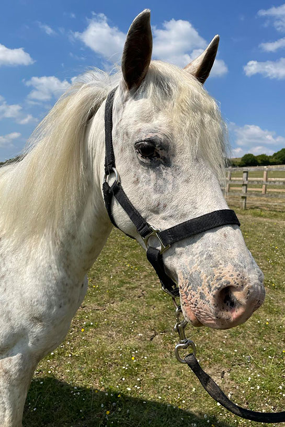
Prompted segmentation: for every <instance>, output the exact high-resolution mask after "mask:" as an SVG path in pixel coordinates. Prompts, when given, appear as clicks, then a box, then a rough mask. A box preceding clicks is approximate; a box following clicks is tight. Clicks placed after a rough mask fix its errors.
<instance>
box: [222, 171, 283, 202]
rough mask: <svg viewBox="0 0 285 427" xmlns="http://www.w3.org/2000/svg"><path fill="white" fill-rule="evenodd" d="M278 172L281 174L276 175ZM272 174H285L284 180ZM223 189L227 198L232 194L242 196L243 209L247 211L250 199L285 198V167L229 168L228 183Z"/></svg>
mask: <svg viewBox="0 0 285 427" xmlns="http://www.w3.org/2000/svg"><path fill="white" fill-rule="evenodd" d="M277 171H278V172H281V173H279V174H278V173H277V174H276V172H277ZM256 172H258V173H256ZM271 172H275V175H283V173H282V172H284V178H283V177H274V176H270V175H272V174H271ZM239 175H240V176H239ZM250 175H252V176H250ZM253 175H262V176H261V177H256V176H253ZM273 175H274V174H273ZM237 185H239V187H237ZM222 187H223V190H224V193H225V197H226V198H227V197H229V196H230V193H235V195H237V194H240V198H241V207H242V209H246V202H247V198H248V197H259V198H260V197H274V198H285V165H282V166H264V167H258V166H257V167H246V168H232V167H230V168H227V176H226V182H225V183H224V185H222ZM276 187H277V188H276ZM282 187H283V188H282ZM238 192H239V193H238Z"/></svg>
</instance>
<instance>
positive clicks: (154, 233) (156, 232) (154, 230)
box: [143, 225, 170, 254]
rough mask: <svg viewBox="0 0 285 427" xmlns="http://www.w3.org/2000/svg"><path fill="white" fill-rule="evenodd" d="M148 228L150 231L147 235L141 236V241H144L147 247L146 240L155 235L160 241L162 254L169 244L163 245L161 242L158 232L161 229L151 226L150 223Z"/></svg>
mask: <svg viewBox="0 0 285 427" xmlns="http://www.w3.org/2000/svg"><path fill="white" fill-rule="evenodd" d="M150 229H151V232H150V233H149V234H148V235H147V236H145V237H143V241H144V244H145V246H146V248H148V241H149V239H150V237H152V236H155V237H156V238H157V239H158V241H159V243H160V253H161V254H163V253H164V252H165V251H167V249H169V248H170V245H167V246H164V244H163V242H162V240H161V238H160V236H159V233H160V232H161V230H159V228H153V227H152V226H151V225H150Z"/></svg>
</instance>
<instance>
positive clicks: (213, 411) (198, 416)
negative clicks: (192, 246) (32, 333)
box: [24, 209, 285, 427]
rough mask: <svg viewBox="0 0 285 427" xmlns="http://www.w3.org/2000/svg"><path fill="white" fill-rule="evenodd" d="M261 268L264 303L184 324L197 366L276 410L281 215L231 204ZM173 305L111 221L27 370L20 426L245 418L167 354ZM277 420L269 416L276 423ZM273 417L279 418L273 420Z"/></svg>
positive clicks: (244, 401)
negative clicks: (66, 319) (48, 345)
mask: <svg viewBox="0 0 285 427" xmlns="http://www.w3.org/2000/svg"><path fill="white" fill-rule="evenodd" d="M237 213H238V216H239V219H240V222H241V227H242V231H243V233H244V236H245V240H246V243H247V245H248V247H249V248H250V250H251V252H252V253H253V256H254V257H255V259H256V260H257V262H258V264H259V265H260V267H261V268H262V270H263V272H264V273H265V286H266V291H267V298H266V302H265V304H264V306H263V307H262V308H261V309H259V310H258V312H256V313H255V314H254V315H253V317H252V318H251V319H250V320H249V321H248V322H247V323H246V324H245V325H242V326H240V327H238V328H235V329H232V330H227V331H215V330H210V329H206V328H199V329H194V328H191V327H189V328H188V336H189V337H191V338H192V339H193V340H194V341H195V343H196V345H197V355H198V358H199V360H200V363H201V365H202V367H203V368H204V369H205V370H206V371H208V373H210V374H211V375H212V376H213V378H214V379H215V380H216V381H217V382H218V383H219V385H221V387H222V388H223V390H224V391H225V392H226V394H230V395H231V397H232V399H233V400H234V401H235V402H236V403H238V404H241V405H243V406H245V407H248V408H250V409H255V410H260V411H262V410H265V411H272V410H274V411H277V410H282V408H283V410H285V313H284V305H285V294H284V289H285V278H284V270H285V265H284V260H285V247H284V241H285V215H284V213H282V212H278V211H270V210H267V211H261V210H258V209H253V210H250V211H240V210H237ZM174 322H175V315H174V309H173V305H172V302H171V299H170V297H168V296H167V295H166V294H164V293H163V292H162V291H161V290H160V285H159V281H158V279H157V278H156V276H155V273H154V272H153V270H152V268H151V267H150V265H149V264H148V262H147V261H146V259H145V255H144V253H143V251H142V250H141V249H140V248H139V247H138V245H137V244H136V243H135V242H133V241H131V240H130V239H128V238H126V237H125V236H123V235H122V234H121V233H119V232H117V231H114V232H113V233H112V235H111V237H110V239H109V241H108V244H107V245H106V247H105V248H104V251H103V252H102V254H101V256H100V259H99V260H98V261H97V263H96V264H95V265H94V267H93V268H92V270H91V271H90V274H89V290H88V294H87V296H86V298H85V301H84V303H83V305H82V307H81V308H80V309H79V311H78V313H77V315H76V317H75V319H74V321H73V323H72V327H71V329H70V332H69V334H68V336H67V338H66V340H65V342H64V343H63V344H62V345H61V346H60V347H59V348H58V349H56V350H55V351H54V352H53V353H51V354H50V355H48V356H47V357H46V358H45V359H44V360H43V361H42V362H41V363H40V365H39V366H38V369H37V371H36V373H35V376H34V379H33V382H32V385H31V388H30V391H29V394H28V399H27V404H26V407H25V413H24V426H25V427H41V426H49V427H65V426H66V427H67V426H68V427H92V426H94V427H97V426H98V427H99V426H102V427H103V426H108V427H111V426H124V427H147V426H154V427H166V426H169V427H178V426H179V427H180V426H181V427H182V426H183V427H184V426H193V427H194V426H196V427H198V426H211V427H217V426H220V427H230V426H254V425H257V424H256V423H253V422H250V421H245V420H242V419H239V418H238V417H236V416H234V415H231V414H230V413H228V412H226V411H225V410H224V409H223V408H221V407H220V406H218V405H217V404H216V403H214V401H212V400H211V399H210V397H208V395H207V394H206V392H204V391H203V389H202V387H201V386H200V385H199V383H198V381H197V380H196V379H195V378H194V376H193V374H192V373H191V372H190V370H189V369H188V367H187V366H184V365H182V364H179V363H178V362H177V361H176V359H175V357H174V351H173V349H174V346H175V343H176V342H177V337H176V334H175V333H174V331H173V325H174ZM276 425H277V424H276ZM280 425H281V424H280Z"/></svg>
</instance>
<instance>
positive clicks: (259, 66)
mask: <svg viewBox="0 0 285 427" xmlns="http://www.w3.org/2000/svg"><path fill="white" fill-rule="evenodd" d="M243 68H244V71H245V74H246V75H247V76H248V77H250V76H253V75H254V74H261V75H262V76H263V77H268V78H270V79H277V80H282V79H285V58H280V59H279V60H278V61H266V62H258V61H249V62H248V63H247V64H246V65H245V66H244V67H243Z"/></svg>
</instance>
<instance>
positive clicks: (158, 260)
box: [103, 88, 240, 297]
mask: <svg viewBox="0 0 285 427" xmlns="http://www.w3.org/2000/svg"><path fill="white" fill-rule="evenodd" d="M115 92H116V88H115V89H113V90H112V91H111V92H110V93H109V95H108V97H107V100H106V107H105V145H106V155H105V179H104V184H103V193H104V199H105V205H106V209H107V211H108V214H109V217H110V219H111V221H112V223H113V224H114V225H115V226H116V227H117V225H116V223H115V220H114V217H113V215H112V208H111V205H112V199H113V197H115V199H116V200H117V201H118V202H119V203H120V205H121V206H122V208H123V209H124V210H125V212H126V213H127V214H128V216H129V218H130V219H131V221H132V222H133V224H134V225H135V227H136V229H137V231H138V233H139V234H140V236H141V237H142V239H143V241H144V243H145V246H146V248H147V252H146V255H147V259H148V260H149V262H150V263H151V264H152V266H153V267H154V269H155V271H156V273H157V275H158V277H159V279H160V282H161V285H162V288H163V290H165V291H166V292H168V293H169V294H170V295H171V296H172V297H176V296H178V295H179V289H178V287H177V285H176V283H175V282H174V281H173V280H172V279H171V278H170V277H169V276H168V275H167V274H166V273H165V270H164V264H163V257H162V255H163V253H164V252H165V251H166V250H167V249H169V248H170V247H171V245H173V244H174V243H176V242H179V241H180V240H183V239H186V238H187V237H191V236H194V235H196V234H199V233H203V232H205V231H208V230H211V229H213V228H216V227H221V226H224V225H229V224H234V225H240V223H239V220H238V219H237V216H236V214H235V213H234V211H232V210H230V209H222V210H218V211H214V212H211V213H208V214H206V215H202V216H199V217H197V218H193V219H190V220H188V221H185V222H182V223H180V224H178V225H175V226H174V227H171V228H168V229H167V230H163V231H161V230H159V229H157V228H154V227H153V226H151V225H150V224H148V222H147V221H146V220H145V219H144V218H143V217H142V216H141V214H140V213H139V212H138V211H137V209H136V208H135V207H134V206H133V204H132V203H131V201H130V200H129V198H128V197H127V195H126V193H125V192H124V190H123V188H122V185H121V182H120V177H119V174H118V172H117V170H116V163H115V155H114V148H113V141H112V128H113V120H112V113H113V101H114V95H115ZM112 173H114V174H115V181H114V183H113V184H112V185H111V186H110V185H109V183H108V178H109V175H110V174H112ZM151 236H156V237H157V239H158V240H159V242H160V249H156V248H153V247H151V246H150V245H149V244H148V241H149V238H150V237H151ZM130 237H131V236H130Z"/></svg>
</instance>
